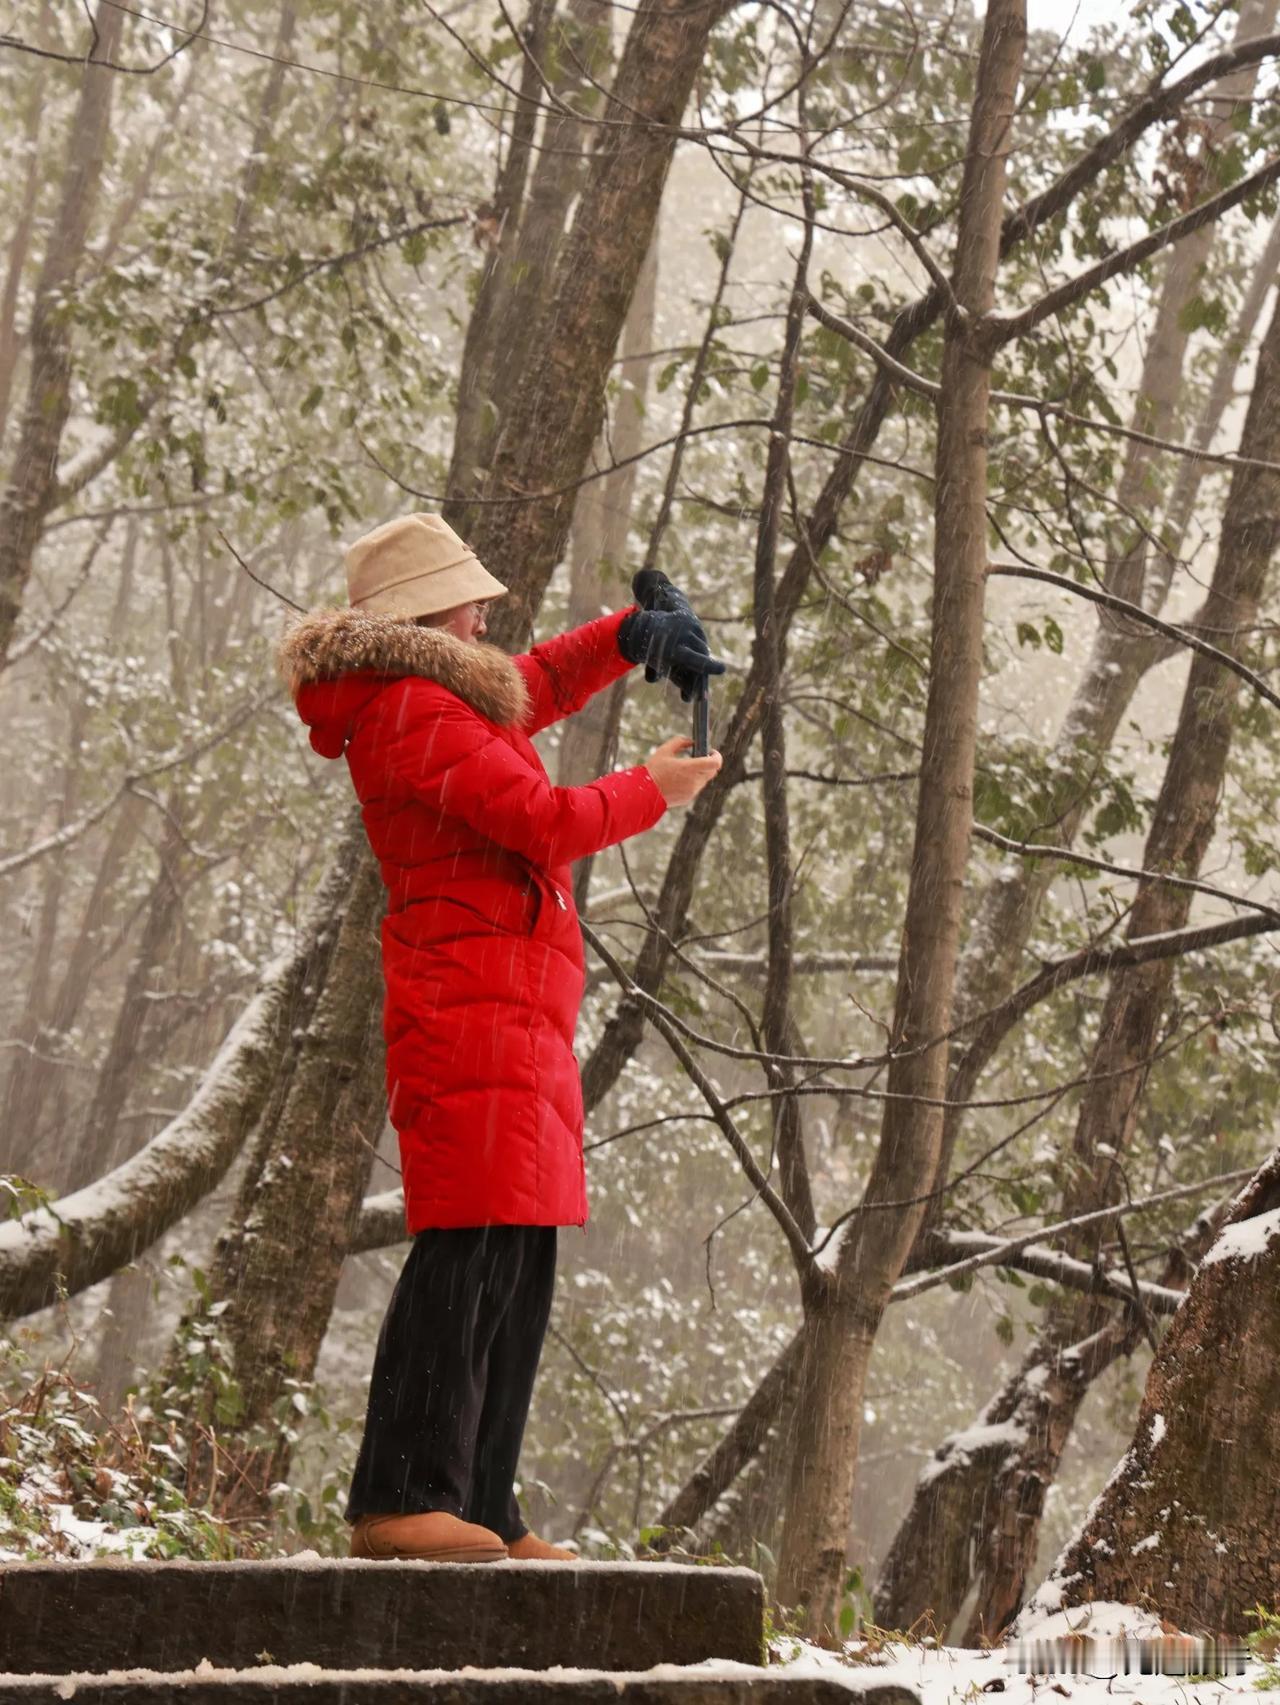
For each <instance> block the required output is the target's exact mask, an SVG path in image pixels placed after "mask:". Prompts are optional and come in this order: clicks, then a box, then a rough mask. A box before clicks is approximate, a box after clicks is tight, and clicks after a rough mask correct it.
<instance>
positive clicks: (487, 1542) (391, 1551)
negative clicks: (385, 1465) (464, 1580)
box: [351, 1510, 507, 1563]
mask: <svg viewBox="0 0 1280 1705" xmlns="http://www.w3.org/2000/svg"><path fill="white" fill-rule="evenodd" d="M506 1554H507V1548H506V1546H505V1545H504V1544H503V1543H502V1541H501V1540H500V1539H499V1538H498V1536H497V1534H496V1533H490V1531H489V1529H488V1528H487V1527H477V1526H475V1524H474V1523H472V1522H468V1521H459V1519H458V1517H457V1516H451V1515H450V1514H449V1513H448V1511H447V1510H431V1511H429V1512H428V1513H427V1514H425V1515H413V1516H361V1517H360V1518H359V1520H358V1521H357V1522H356V1524H355V1526H354V1527H353V1528H352V1530H351V1555H352V1556H353V1557H381V1558H393V1557H398V1558H402V1559H412V1560H413V1561H415V1562H419V1563H497V1562H499V1561H500V1560H501V1559H502V1558H503V1557H505V1556H506Z"/></svg>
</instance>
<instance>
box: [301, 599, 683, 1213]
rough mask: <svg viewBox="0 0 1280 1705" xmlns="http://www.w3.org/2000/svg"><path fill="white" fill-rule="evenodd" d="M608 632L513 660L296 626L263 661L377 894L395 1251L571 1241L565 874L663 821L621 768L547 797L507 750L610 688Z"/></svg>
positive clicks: (327, 617)
mask: <svg viewBox="0 0 1280 1705" xmlns="http://www.w3.org/2000/svg"><path fill="white" fill-rule="evenodd" d="M626 613H627V612H626V611H621V612H619V613H618V614H617V615H612V616H604V617H601V619H600V620H599V621H594V622H589V623H588V624H587V625H586V626H585V627H581V628H576V629H575V630H573V631H572V632H570V633H566V634H562V635H560V636H559V637H558V638H556V639H552V640H548V641H546V642H545V643H543V644H540V645H535V646H534V647H533V649H532V650H531V651H530V652H529V653H528V655H527V656H524V657H515V658H512V657H509V656H508V655H507V654H506V653H505V652H503V651H501V650H499V649H498V647H497V646H494V645H487V644H484V643H477V642H467V641H464V640H460V639H457V638H455V637H454V635H452V634H450V633H447V632H445V631H444V630H442V629H440V628H420V627H416V626H414V625H413V624H412V623H411V622H406V621H401V620H397V619H395V618H393V617H387V616H371V615H365V614H362V613H360V612H358V611H355V610H351V609H336V610H319V611H314V612H312V613H311V614H310V615H308V616H306V617H304V618H302V620H300V621H299V622H298V623H296V624H295V626H294V627H293V628H292V629H291V630H290V631H289V632H288V634H287V635H286V636H285V639H284V641H283V642H282V645H281V650H280V657H281V665H282V668H283V669H284V671H285V672H286V674H287V676H288V679H289V683H290V687H291V689H292V691H293V695H294V699H295V702H296V704H297V707H298V712H299V714H300V716H301V717H302V720H303V721H304V722H305V723H306V724H307V725H308V727H309V728H310V730H311V744H312V746H313V747H314V748H315V749H316V751H317V752H320V753H322V754H323V755H324V756H325V757H327V758H337V757H341V756H343V755H344V754H345V756H346V760H347V764H348V766H349V767H350V771H351V779H352V781H353V782H354V784H355V790H356V794H357V796H358V797H359V800H360V805H361V809H362V814H363V817H364V822H365V827H366V829H367V830H368V834H369V841H370V844H371V845H372V847H373V850H374V852H375V854H376V855H377V858H378V860H379V863H380V864H381V867H382V875H383V880H384V881H385V882H386V885H387V893H388V904H387V914H386V917H385V919H384V921H383V925H382V965H383V973H384V977H385V983H386V999H385V1005H384V1014H383V1018H384V1031H385V1034H386V1039H387V1095H388V1102H389V1109H390V1115H391V1121H392V1123H393V1125H394V1126H395V1128H396V1131H397V1133H398V1135H399V1138H400V1157H401V1166H402V1170H403V1175H404V1197H405V1218H406V1223H407V1226H408V1230H409V1231H410V1232H411V1233H412V1232H416V1231H421V1230H422V1229H424V1228H425V1227H428V1226H478V1225H582V1224H584V1223H585V1221H586V1218H587V1193H586V1178H585V1167H584V1164H583V1155H582V1086H581V1082H580V1080H579V1077H578V1063H577V1059H576V1057H575V1055H574V1052H573V1041H574V1030H575V1027H576V1024H577V1018H578V1007H579V1004H580V1002H581V998H582V984H583V958H582V932H581V930H580V929H579V927H578V919H577V913H576V911H575V909H574V904H573V891H572V887H571V885H570V873H569V865H570V863H571V861H572V860H574V859H577V858H581V857H582V856H583V855H584V854H586V853H592V852H598V851H600V849H601V848H603V847H608V846H612V845H613V844H614V843H615V842H617V841H621V840H624V839H625V838H626V837H627V836H628V835H634V834H637V833H638V832H639V831H640V830H642V829H647V828H649V827H650V826H651V825H652V824H654V823H656V822H657V821H658V819H659V818H660V817H661V816H662V814H663V812H664V810H665V809H666V803H665V801H664V799H663V797H662V794H661V792H660V791H659V789H658V786H657V783H656V782H655V781H654V779H653V777H652V776H651V775H650V773H649V771H648V770H647V769H646V768H645V767H644V766H643V765H637V766H636V767H635V768H634V769H629V770H620V771H617V772H615V773H614V774H612V775H607V776H603V777H601V779H600V780H599V781H594V782H591V783H590V784H589V785H588V786H586V787H571V788H561V787H553V786H552V785H551V783H550V781H549V780H548V778H547V773H546V770H545V769H544V768H543V765H542V761H541V759H540V758H539V756H538V753H537V751H536V750H535V748H534V747H533V745H532V744H531V742H530V739H529V736H530V735H531V734H534V733H536V732H537V731H538V729H540V728H545V727H546V726H547V724H548V723H551V722H555V721H556V720H557V719H558V718H560V717H562V716H568V715H570V714H571V713H572V712H573V711H575V710H578V709H579V708H580V707H581V706H582V705H583V704H585V702H586V701H587V699H589V698H590V697H591V695H592V694H593V693H595V692H598V691H599V690H600V688H602V687H605V686H607V685H608V684H609V682H611V681H613V680H615V679H616V678H617V677H618V676H619V675H622V674H624V673H625V672H626V670H627V668H628V667H629V665H628V664H627V663H626V662H625V661H624V659H623V658H622V656H621V655H620V653H619V651H618V646H617V640H616V634H617V630H618V625H619V623H620V622H621V621H622V618H623V616H624V615H625V614H626Z"/></svg>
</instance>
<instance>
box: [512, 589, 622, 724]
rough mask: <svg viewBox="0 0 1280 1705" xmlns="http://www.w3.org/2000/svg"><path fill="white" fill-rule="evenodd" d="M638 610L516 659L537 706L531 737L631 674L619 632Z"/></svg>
mask: <svg viewBox="0 0 1280 1705" xmlns="http://www.w3.org/2000/svg"><path fill="white" fill-rule="evenodd" d="M635 608H636V606H635V605H634V604H629V605H628V606H627V608H626V609H625V610H619V611H618V612H617V614H616V615H612V616H600V617H599V618H598V619H597V620H596V621H594V622H587V623H586V624H585V625H584V626H583V627H580V628H570V630H569V632H568V633H561V634H557V635H556V636H555V638H554V639H544V640H541V641H540V642H539V643H538V644H537V645H535V646H531V647H530V649H529V650H528V651H527V652H525V654H524V655H523V656H522V657H517V658H515V659H514V662H515V665H516V668H517V669H519V671H520V673H521V674H522V675H523V676H524V682H525V686H526V687H527V688H528V689H529V701H530V704H531V705H532V708H533V714H532V716H531V718H530V720H529V721H528V722H527V723H526V724H525V725H524V732H525V733H526V734H536V733H537V732H538V730H539V729H540V728H545V727H546V726H547V724H548V723H551V722H558V721H559V720H560V718H561V717H562V716H572V715H573V713H574V711H575V710H581V709H582V707H583V705H584V704H586V702H587V700H588V699H589V698H590V697H591V696H592V694H593V693H598V692H599V691H600V689H601V688H602V687H607V686H608V685H609V684H610V682H612V681H616V680H617V679H618V677H619V676H620V675H625V674H626V672H627V670H628V669H630V668H631V667H632V666H631V664H630V663H628V662H627V660H626V658H625V657H624V656H623V655H622V653H621V652H620V651H619V650H618V629H619V628H620V627H621V625H622V621H623V618H624V617H625V616H629V615H630V614H631V612H632V610H634V609H635Z"/></svg>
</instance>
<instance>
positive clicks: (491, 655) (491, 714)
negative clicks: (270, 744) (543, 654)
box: [276, 608, 529, 727]
mask: <svg viewBox="0 0 1280 1705" xmlns="http://www.w3.org/2000/svg"><path fill="white" fill-rule="evenodd" d="M276 663H277V666H278V668H279V670H280V674H281V676H282V678H283V679H284V681H285V683H286V684H287V686H288V688H289V691H290V692H291V693H292V694H293V697H294V699H295V700H296V699H297V698H298V695H299V694H300V693H301V692H302V690H303V689H304V688H305V687H308V686H312V685H315V684H318V683H321V682H332V681H336V680H338V679H340V678H341V677H342V676H344V675H352V674H357V673H359V674H366V675H381V676H385V677H387V678H389V679H393V680H394V679H397V678H399V677H401V676H404V675H422V676H425V677H426V679H427V680H429V681H437V682H438V683H439V684H440V685H441V686H442V687H446V688H447V689H448V690H449V692H451V693H456V694H457V695H458V697H459V698H460V699H462V700H463V701H464V703H466V704H469V705H470V706H471V708H472V709H473V710H475V711H478V712H479V713H480V715H481V716H483V717H487V718H488V719H489V721H490V722H497V723H502V724H505V725H506V726H508V727H510V726H515V727H519V726H521V725H522V724H524V723H525V722H526V721H527V720H528V717H529V693H528V689H527V688H526V686H525V683H524V676H523V675H522V674H521V673H520V671H519V669H518V668H517V667H516V665H515V663H514V662H513V661H512V660H511V658H510V657H509V656H508V655H507V653H506V652H505V651H502V650H501V649H500V648H499V647H498V646H496V645H487V644H485V643H484V642H483V641H473V640H462V639H458V638H457V637H456V635H454V634H451V633H448V632H447V631H446V630H445V629H444V628H420V627H417V626H416V625H415V624H414V623H413V622H412V621H406V620H405V619H403V618H402V617H398V616H375V615H367V614H366V613H365V612H364V611H362V610H353V609H350V608H337V609H326V610H310V611H308V612H307V614H306V615H304V616H301V617H299V618H298V619H297V620H296V621H292V622H291V623H290V625H289V627H288V628H287V629H286V631H285V634H284V637H283V638H282V639H281V641H280V643H279V646H278V647H277V650H276Z"/></svg>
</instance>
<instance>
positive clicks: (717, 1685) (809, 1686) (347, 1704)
mask: <svg viewBox="0 0 1280 1705" xmlns="http://www.w3.org/2000/svg"><path fill="white" fill-rule="evenodd" d="M727 1667H728V1669H729V1670H730V1671H731V1673H726V1674H722V1675H720V1674H718V1675H714V1676H711V1675H706V1674H699V1673H698V1672H696V1671H692V1672H690V1671H686V1672H685V1673H684V1674H678V1673H676V1672H674V1671H673V1670H672V1668H671V1666H669V1665H664V1666H662V1667H661V1668H657V1669H653V1670H650V1671H649V1672H648V1673H646V1674H642V1675H637V1674H612V1675H606V1674H603V1673H599V1672H597V1673H595V1674H592V1673H587V1672H584V1671H581V1670H571V1671H563V1672H562V1671H556V1670H552V1671H550V1672H547V1671H535V1670H525V1671H523V1672H520V1671H513V1670H505V1671H502V1672H492V1671H490V1672H485V1671H482V1670H470V1671H463V1672H460V1673H457V1672H455V1673H444V1672H441V1671H432V1672H418V1673H414V1672H412V1671H406V1670H402V1671H399V1672H383V1673H381V1674H371V1673H370V1672H369V1671H367V1670H361V1671H352V1670H346V1671H341V1670H326V1671H319V1670H316V1669H314V1668H313V1667H312V1666H310V1665H304V1666H301V1668H300V1670H299V1671H298V1672H294V1671H284V1670H280V1669H278V1668H274V1669H264V1670H262V1671H260V1672H257V1673H255V1672H254V1671H252V1670H249V1671H236V1672H228V1671H220V1672H218V1671H209V1672H205V1673H192V1672H191V1671H183V1672H178V1673H175V1672H173V1671H151V1672H149V1673H148V1672H143V1671H132V1672H129V1673H127V1674H115V1675H97V1676H89V1677H83V1676H75V1677H70V1676H64V1677H51V1676H22V1677H18V1676H3V1675H0V1701H3V1702H4V1705H60V1702H61V1701H64V1700H68V1699H70V1700H74V1701H76V1705H162V1702H167V1701H170V1700H173V1701H176V1702H178V1705H292V1702H293V1701H295V1700H296V1701H299V1702H300V1701H302V1700H303V1699H305V1700H306V1701H308V1705H364V1702H365V1701H368V1702H369V1705H415V1702H417V1701H426V1702H427V1705H525V1702H528V1705H540V1702H542V1701H545V1702H546V1705H559V1702H561V1701H563V1702H565V1705H606V1702H607V1705H617V1702H618V1701H622V1702H623V1705H849V1701H851V1700H853V1701H861V1702H864V1705H920V1701H919V1698H918V1696H917V1695H916V1694H914V1693H913V1692H911V1691H910V1690H909V1689H907V1688H904V1687H896V1686H886V1685H884V1684H880V1685H875V1684H872V1683H870V1680H869V1678H868V1685H866V1686H865V1687H863V1686H861V1685H859V1684H860V1681H861V1677H860V1676H859V1672H857V1671H856V1670H854V1671H850V1672H849V1681H848V1683H847V1684H846V1683H844V1682H843V1681H842V1680H841V1679H840V1678H837V1677H834V1676H833V1677H831V1678H827V1677H820V1676H789V1675H787V1674H786V1673H785V1672H780V1671H777V1670H773V1671H770V1670H762V1669H757V1670H754V1671H752V1672H749V1673H748V1672H746V1671H745V1670H743V1669H742V1668H741V1667H740V1666H737V1665H732V1666H727Z"/></svg>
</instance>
